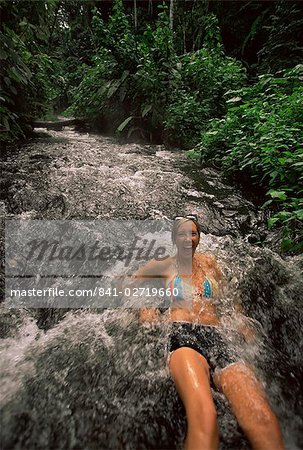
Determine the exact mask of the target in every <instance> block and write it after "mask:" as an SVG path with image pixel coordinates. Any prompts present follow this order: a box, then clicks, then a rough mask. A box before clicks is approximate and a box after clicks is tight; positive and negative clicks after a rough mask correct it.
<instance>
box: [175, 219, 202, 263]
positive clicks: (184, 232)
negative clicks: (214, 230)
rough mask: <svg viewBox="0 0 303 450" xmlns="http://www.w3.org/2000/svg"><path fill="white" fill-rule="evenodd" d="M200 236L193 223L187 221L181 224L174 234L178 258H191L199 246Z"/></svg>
mask: <svg viewBox="0 0 303 450" xmlns="http://www.w3.org/2000/svg"><path fill="white" fill-rule="evenodd" d="M199 240H200V236H199V233H198V230H197V227H196V225H195V223H194V222H192V221H191V220H187V221H186V222H184V223H182V224H181V225H180V226H179V227H178V230H177V233H176V246H177V249H178V256H180V257H181V258H185V259H188V258H192V257H193V255H194V253H195V251H196V248H197V246H198V244H199Z"/></svg>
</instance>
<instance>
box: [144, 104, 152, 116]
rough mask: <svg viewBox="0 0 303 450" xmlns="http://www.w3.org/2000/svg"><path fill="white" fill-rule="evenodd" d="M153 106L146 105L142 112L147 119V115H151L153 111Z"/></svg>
mask: <svg viewBox="0 0 303 450" xmlns="http://www.w3.org/2000/svg"><path fill="white" fill-rule="evenodd" d="M152 107H153V105H145V106H144V108H143V110H142V117H145V116H146V114H148V113H149V111H150V110H151V109H152Z"/></svg>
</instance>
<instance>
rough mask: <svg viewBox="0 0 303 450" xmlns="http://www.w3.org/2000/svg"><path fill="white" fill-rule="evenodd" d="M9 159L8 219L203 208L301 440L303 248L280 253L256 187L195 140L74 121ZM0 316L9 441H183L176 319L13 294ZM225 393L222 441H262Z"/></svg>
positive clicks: (279, 399)
mask: <svg viewBox="0 0 303 450" xmlns="http://www.w3.org/2000/svg"><path fill="white" fill-rule="evenodd" d="M1 169H2V174H3V175H2V181H1V188H2V189H1V197H0V216H1V223H2V224H4V219H17V220H31V219H36V220H37V219H38V220H42V219H44V220H98V219H100V220H104V219H119V220H126V219H127V220H130V219H131V220H133V219H134V220H158V219H159V220H169V219H172V218H173V217H174V216H177V215H180V214H184V213H196V214H198V216H199V218H200V221H201V224H202V234H201V241H200V250H201V251H203V252H204V251H206V252H210V253H212V254H214V255H215V256H216V258H217V260H218V262H219V265H220V267H221V269H222V272H223V273H224V276H225V278H226V280H227V282H228V283H227V284H228V288H227V291H226V299H225V300H226V301H225V302H223V303H224V304H226V305H227V304H228V301H229V300H231V299H232V298H233V296H234V295H235V293H236V294H237V295H239V296H240V297H241V300H242V303H243V306H244V310H245V313H246V314H247V315H248V316H249V317H250V320H251V323H252V326H253V327H254V328H255V330H256V335H257V339H256V341H255V342H254V343H253V344H251V345H249V346H248V345H247V346H246V347H244V348H242V349H241V350H242V353H243V354H244V356H245V358H246V359H247V360H248V362H249V363H250V364H252V365H253V366H254V367H255V368H256V373H257V375H258V377H259V379H260V380H261V382H262V385H263V387H264V389H265V391H266V393H267V396H268V398H269V401H270V403H271V405H272V406H273V408H274V410H275V412H276V413H277V415H278V417H279V420H280V423H281V427H282V431H283V435H284V438H285V442H286V446H287V449H289V450H293V449H297V450H298V449H303V420H302V417H303V408H302V394H301V393H302V388H303V363H302V354H303V340H302V327H303V315H302V311H303V308H302V287H303V281H302V268H303V259H302V257H300V256H295V257H285V258H282V257H281V256H280V255H279V254H278V252H277V251H276V248H277V247H276V245H277V242H276V237H275V235H274V234H273V233H269V232H268V231H267V230H266V227H265V217H264V212H262V211H261V210H260V208H259V207H257V206H256V205H255V204H254V203H253V202H252V201H251V199H249V198H245V197H244V196H243V194H241V192H240V191H239V189H238V188H237V187H235V186H231V185H230V184H228V182H227V181H226V180H224V178H222V175H221V173H220V172H219V171H218V170H216V169H214V168H210V167H202V168H201V167H199V166H198V164H197V163H196V162H193V161H191V160H189V159H188V158H187V156H186V155H185V154H184V153H183V152H181V151H177V150H175V151H173V150H167V149H166V148H165V147H164V146H161V145H143V144H136V143H127V144H125V143H121V142H118V141H117V140H115V139H114V138H110V137H105V136H100V135H98V134H92V133H80V132H77V131H74V130H73V129H72V128H68V127H66V128H64V129H63V131H50V130H48V131H47V132H46V130H43V129H37V130H36V131H35V136H34V137H33V139H31V140H29V141H27V142H26V143H23V144H22V145H20V146H19V147H17V148H14V150H13V151H11V152H9V151H8V152H7V153H6V155H5V156H4V158H3V160H2V162H1ZM1 239H2V241H1V242H2V244H3V240H4V237H3V233H2V238H1ZM3 252H4V250H3V245H2V246H1V253H2V256H3ZM1 283H2V288H3V285H4V275H3V274H2V275H1ZM226 308H227V309H226V310H228V306H226ZM231 317H232V315H231ZM232 320H233V319H231V320H230V322H229V321H228V320H226V329H227V331H228V330H229V329H232V328H233V326H234V323H233V322H232ZM0 322H1V341H0V350H1V362H0V365H1V374H2V375H1V386H0V402H1V409H2V414H1V431H0V433H1V442H2V446H3V448H4V449H34V448H40V449H41V448H43V449H50V448H52V449H55V448H56V449H94V448H98V449H104V450H105V449H106V450H107V449H110V450H116V449H121V450H122V449H123V450H124V449H129V450H139V449H140V450H144V449H146V450H151V449H181V448H182V445H183V444H182V443H183V440H184V436H185V433H186V421H185V415H184V409H183V406H182V403H181V401H180V400H179V398H178V395H177V393H176V390H175V388H174V386H173V383H172V381H171V379H170V377H169V374H168V371H167V367H166V353H165V352H166V341H167V335H168V332H169V330H168V328H167V327H159V326H156V325H154V326H142V325H139V324H138V320H137V315H136V312H135V311H129V310H123V309H116V310H115V309H105V310H94V309H76V310H72V309H71V310H67V309H66V310H63V309H62V310H60V311H56V310H52V309H33V308H24V309H9V308H8V307H7V306H6V303H5V302H3V303H2V307H1V310H0ZM213 395H214V400H215V403H216V406H217V409H218V421H219V427H220V440H221V447H220V449H221V450H229V449H239V450H240V449H241V450H246V449H249V448H250V447H249V445H248V443H247V441H246V439H245V438H244V436H243V434H242V432H241V430H240V429H239V427H238V425H237V423H236V420H235V418H234V416H233V414H232V413H231V410H230V408H229V406H228V403H227V401H226V400H225V398H224V397H223V395H222V394H221V393H219V392H217V391H215V390H214V389H213ZM273 450H274V449H273Z"/></svg>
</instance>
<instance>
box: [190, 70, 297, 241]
mask: <svg viewBox="0 0 303 450" xmlns="http://www.w3.org/2000/svg"><path fill="white" fill-rule="evenodd" d="M302 69H303V66H302V65H299V66H296V67H295V68H294V69H291V70H287V71H284V72H282V73H280V76H279V77H278V76H276V77H275V76H273V75H270V74H266V75H262V76H260V77H259V81H258V82H257V83H256V84H254V85H252V86H249V87H244V88H242V89H238V90H233V91H228V92H227V93H226V98H227V104H228V105H229V106H228V111H227V114H226V116H225V117H224V118H222V119H218V120H212V121H210V122H209V125H208V130H207V132H206V133H205V134H204V135H203V136H202V139H201V143H200V144H199V146H198V149H199V151H200V152H201V153H202V157H203V158H204V159H207V160H209V159H212V160H213V161H214V162H215V163H216V164H218V165H220V166H221V167H223V168H224V169H225V170H226V171H227V172H228V173H230V174H235V173H242V174H245V175H248V176H249V177H250V178H251V179H252V180H253V181H254V182H255V183H257V184H258V185H259V186H263V187H264V189H266V190H267V196H268V197H270V198H269V200H268V201H267V202H266V204H265V206H267V205H269V204H271V205H272V206H274V207H275V208H276V211H277V212H276V213H275V214H274V215H273V216H272V217H271V218H270V219H269V226H273V225H277V224H283V225H284V226H287V227H291V226H292V227H295V228H297V227H298V226H299V224H300V222H301V220H302V213H303V200H302V197H303V195H302V194H303V176H302V167H303V145H302V134H303V133H302V131H303V124H302V122H303V121H302V119H303V102H302V100H303V87H302V85H301V77H302V73H303V70H302ZM289 238H290V237H289V236H288V237H287V239H289Z"/></svg>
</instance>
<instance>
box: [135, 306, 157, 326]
mask: <svg viewBox="0 0 303 450" xmlns="http://www.w3.org/2000/svg"><path fill="white" fill-rule="evenodd" d="M160 320H161V313H160V311H159V310H158V309H157V308H144V309H141V310H140V322H141V323H155V322H160Z"/></svg>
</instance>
